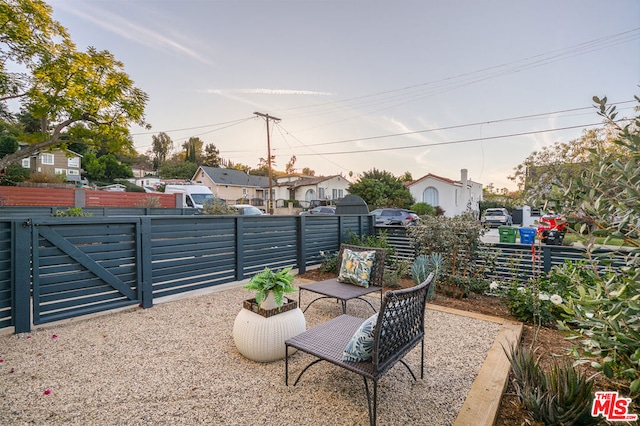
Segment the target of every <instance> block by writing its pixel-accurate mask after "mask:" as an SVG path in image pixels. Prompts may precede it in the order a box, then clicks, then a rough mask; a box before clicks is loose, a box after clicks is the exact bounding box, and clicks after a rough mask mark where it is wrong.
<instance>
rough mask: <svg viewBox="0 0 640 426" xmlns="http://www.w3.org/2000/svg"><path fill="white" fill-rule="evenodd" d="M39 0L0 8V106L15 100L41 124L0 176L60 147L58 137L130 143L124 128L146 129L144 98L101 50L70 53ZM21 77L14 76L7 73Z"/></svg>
mask: <svg viewBox="0 0 640 426" xmlns="http://www.w3.org/2000/svg"><path fill="white" fill-rule="evenodd" d="M51 14H52V10H51V7H50V6H48V5H47V4H46V3H44V2H43V1H41V0H10V1H4V2H2V3H1V4H0V40H1V41H2V43H0V45H1V46H2V50H1V51H0V55H1V59H2V61H0V62H1V63H2V65H0V90H1V92H0V102H5V101H7V100H9V99H17V100H18V101H19V102H20V104H21V106H22V108H23V109H24V110H25V111H27V112H29V113H30V114H31V115H32V116H33V117H34V118H35V119H37V120H40V121H41V123H42V126H41V130H42V134H41V135H40V136H39V138H38V139H37V140H36V141H34V142H33V143H31V144H30V145H29V146H28V147H26V148H23V149H21V150H19V151H17V152H15V153H13V154H9V155H6V156H5V157H3V158H2V159H0V170H1V169H4V168H6V167H7V166H8V165H9V164H11V163H13V162H15V161H17V160H20V159H22V158H26V157H28V156H30V155H31V154H33V153H34V152H37V151H40V150H43V149H45V148H48V147H51V146H55V145H59V144H60V142H61V136H62V135H63V134H65V133H66V134H67V136H68V140H72V139H73V138H74V133H75V131H90V132H91V133H92V134H93V135H96V136H97V135H100V136H101V138H106V139H109V140H116V141H118V144H119V145H118V146H126V145H127V144H129V143H130V142H131V140H130V139H129V138H128V135H129V126H130V125H131V124H132V123H137V124H139V125H142V126H146V123H145V121H144V109H145V106H146V103H147V101H148V96H147V94H146V93H145V92H144V91H142V90H141V89H139V88H137V87H135V86H134V83H133V81H132V80H131V78H130V77H129V76H128V75H127V74H126V73H125V72H124V65H123V64H122V63H121V62H119V61H117V60H116V59H115V58H114V56H113V55H112V54H111V53H110V52H108V51H106V50H104V51H99V50H97V49H95V48H94V47H89V48H88V49H87V51H86V52H80V51H78V50H76V47H75V45H74V44H73V43H72V42H71V40H70V39H69V37H68V35H67V34H66V30H65V29H64V27H62V26H61V25H60V24H59V23H58V22H56V21H54V20H53V19H52V18H51ZM8 64H12V65H16V66H18V67H19V68H24V69H26V71H25V72H24V73H21V74H15V73H11V72H9V71H7V69H8V68H9V67H8V66H7V65H8Z"/></svg>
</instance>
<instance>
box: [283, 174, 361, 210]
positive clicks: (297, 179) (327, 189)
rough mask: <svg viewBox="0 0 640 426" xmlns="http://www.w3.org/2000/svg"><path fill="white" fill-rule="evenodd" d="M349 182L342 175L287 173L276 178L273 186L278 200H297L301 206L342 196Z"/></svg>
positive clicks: (308, 205) (325, 201)
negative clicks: (317, 175) (287, 174)
mask: <svg viewBox="0 0 640 426" xmlns="http://www.w3.org/2000/svg"><path fill="white" fill-rule="evenodd" d="M349 185H350V182H349V181H348V180H347V179H345V178H344V176H342V175H333V176H320V177H315V176H304V175H289V176H281V177H279V178H277V179H276V184H275V187H274V190H275V196H276V199H278V200H297V201H298V202H300V204H301V205H302V206H303V207H311V206H312V205H313V204H327V203H332V202H336V201H338V200H340V199H342V198H344V197H345V196H346V195H347V194H348V191H347V188H348V187H349Z"/></svg>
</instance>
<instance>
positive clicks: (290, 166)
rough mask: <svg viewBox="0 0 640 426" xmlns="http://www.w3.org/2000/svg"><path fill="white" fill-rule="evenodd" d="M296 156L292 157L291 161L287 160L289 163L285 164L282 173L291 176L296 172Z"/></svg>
mask: <svg viewBox="0 0 640 426" xmlns="http://www.w3.org/2000/svg"><path fill="white" fill-rule="evenodd" d="M296 160H297V158H296V156H295V155H292V156H291V159H290V160H289V162H288V163H287V165H286V166H285V167H284V172H285V173H286V174H288V175H292V174H294V173H295V172H296Z"/></svg>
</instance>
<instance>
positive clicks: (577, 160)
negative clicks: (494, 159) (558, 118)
mask: <svg viewBox="0 0 640 426" xmlns="http://www.w3.org/2000/svg"><path fill="white" fill-rule="evenodd" d="M594 149H602V150H604V151H606V152H612V153H614V152H616V151H619V148H617V147H616V145H615V144H613V143H612V142H611V138H610V135H609V132H607V131H605V130H604V129H592V130H585V131H584V133H583V135H582V136H581V137H580V138H578V139H574V140H572V141H569V142H565V143H559V144H555V145H552V146H548V147H545V148H543V149H542V150H540V151H534V152H532V153H531V154H530V155H529V156H528V157H527V158H526V159H525V161H524V162H523V163H522V164H519V165H518V166H517V167H515V168H514V174H513V175H512V176H509V179H511V180H513V181H514V182H516V183H517V185H518V189H520V190H521V191H522V193H521V195H522V198H523V201H525V202H526V203H528V204H530V205H534V206H539V205H543V204H544V203H545V202H548V201H550V200H558V199H559V198H560V197H561V195H562V192H561V191H560V190H559V188H558V185H557V183H558V182H559V181H561V180H567V179H571V178H574V177H576V176H579V175H580V174H581V173H582V172H583V171H584V170H585V167H586V166H587V163H588V158H589V155H590V153H591V151H592V150H594Z"/></svg>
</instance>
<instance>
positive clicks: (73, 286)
mask: <svg viewBox="0 0 640 426" xmlns="http://www.w3.org/2000/svg"><path fill="white" fill-rule="evenodd" d="M350 232H354V233H356V234H358V235H370V234H372V233H373V232H374V229H373V217H372V216H369V215H335V216H266V215H265V216H202V215H201V216H161V215H158V216H116V215H114V216H101V217H61V218H57V217H56V218H54V217H46V216H33V217H22V218H19V217H12V218H0V328H6V327H11V326H13V327H14V331H15V332H16V333H21V332H26V331H29V330H30V327H31V325H32V324H36V325H38V324H43V323H48V322H52V321H57V320H62V319H67V318H72V317H76V316H80V315H85V314H90V313H95V312H100V311H105V310H111V309H115V308H119V307H123V306H130V305H140V306H142V307H144V308H149V307H151V306H152V305H153V300H154V299H155V298H157V297H162V296H168V295H172V294H177V293H182V292H187V291H191V290H197V289H201V288H206V287H212V286H215V285H219V284H223V283H228V282H234V281H241V280H244V279H246V278H249V277H251V276H252V275H253V274H255V273H256V272H258V271H260V270H262V269H263V268H264V267H270V268H272V269H276V268H284V267H288V266H291V267H294V268H297V269H298V270H299V271H300V272H305V270H306V268H307V267H309V266H313V265H317V264H319V263H320V262H321V257H320V252H321V251H336V250H337V249H338V247H339V245H340V242H341V241H343V240H345V239H346V238H347V235H348V234H349V233H350Z"/></svg>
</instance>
